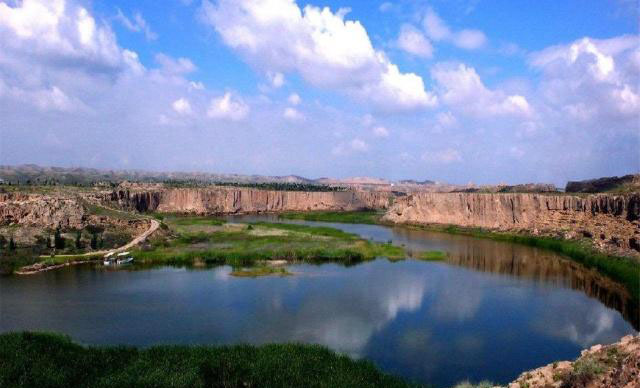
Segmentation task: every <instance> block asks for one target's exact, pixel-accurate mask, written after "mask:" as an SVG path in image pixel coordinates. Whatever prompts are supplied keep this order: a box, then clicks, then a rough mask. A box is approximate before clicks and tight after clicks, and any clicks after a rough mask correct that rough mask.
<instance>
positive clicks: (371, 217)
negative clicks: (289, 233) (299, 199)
mask: <svg viewBox="0 0 640 388" xmlns="http://www.w3.org/2000/svg"><path fill="white" fill-rule="evenodd" d="M383 214H384V213H383V212H380V211H377V210H360V211H348V212H315V211H314V212H286V213H281V214H280V215H278V218H281V219H286V220H304V221H322V222H341V223H345V224H378V223H379V222H380V218H381V217H382V215H383Z"/></svg>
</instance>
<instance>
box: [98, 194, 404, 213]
mask: <svg viewBox="0 0 640 388" xmlns="http://www.w3.org/2000/svg"><path fill="white" fill-rule="evenodd" d="M392 197H393V194H391V193H385V192H369V191H337V192H306V191H275V190H258V189H250V188H227V187H215V188H179V189H157V190H126V189H123V190H117V191H114V192H112V193H111V194H110V195H109V196H108V197H107V198H105V200H107V201H108V202H110V203H111V204H114V203H117V204H118V205H119V206H120V207H122V208H125V209H131V210H134V209H135V210H137V211H140V212H147V211H157V212H177V213H197V214H234V213H258V212H282V211H311V210H327V211H333V210H335V211H342V210H362V209H386V208H387V207H388V205H389V203H390V198H392Z"/></svg>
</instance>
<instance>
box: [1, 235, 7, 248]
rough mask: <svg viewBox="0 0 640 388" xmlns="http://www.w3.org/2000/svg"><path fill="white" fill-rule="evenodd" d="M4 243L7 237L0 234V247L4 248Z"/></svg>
mask: <svg viewBox="0 0 640 388" xmlns="http://www.w3.org/2000/svg"><path fill="white" fill-rule="evenodd" d="M5 245H7V238H6V237H4V236H2V235H0V249H4V246H5Z"/></svg>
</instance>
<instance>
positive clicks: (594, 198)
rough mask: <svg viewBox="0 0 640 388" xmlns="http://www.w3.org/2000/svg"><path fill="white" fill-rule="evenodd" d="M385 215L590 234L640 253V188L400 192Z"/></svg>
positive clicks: (615, 249) (608, 246)
mask: <svg viewBox="0 0 640 388" xmlns="http://www.w3.org/2000/svg"><path fill="white" fill-rule="evenodd" d="M384 219H385V220H386V221H390V222H394V223H406V224H445V225H458V226H463V227H481V228H487V229H495V230H502V231H526V232H529V233H532V234H541V235H553V236H559V237H563V238H576V237H586V238H592V239H593V242H594V245H595V246H596V247H598V248H600V249H602V250H605V251H608V252H610V253H617V254H625V255H627V254H632V255H638V254H640V253H639V252H640V194H628V195H609V194H596V195H589V196H581V197H579V196H574V195H549V194H479V193H420V194H413V195H409V196H406V197H401V198H398V199H397V200H396V201H395V203H394V204H393V206H391V208H390V209H389V210H388V212H387V214H386V215H385V216H384Z"/></svg>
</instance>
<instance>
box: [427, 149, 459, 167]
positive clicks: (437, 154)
mask: <svg viewBox="0 0 640 388" xmlns="http://www.w3.org/2000/svg"><path fill="white" fill-rule="evenodd" d="M422 160H423V161H425V162H427V163H430V164H451V163H456V162H461V161H462V155H461V154H460V152H459V151H457V150H455V149H453V148H446V149H442V150H436V151H427V152H425V153H424V154H422Z"/></svg>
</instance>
